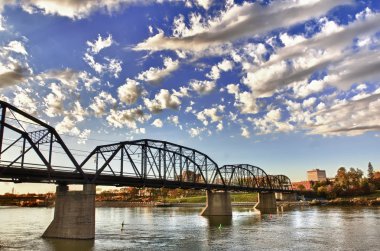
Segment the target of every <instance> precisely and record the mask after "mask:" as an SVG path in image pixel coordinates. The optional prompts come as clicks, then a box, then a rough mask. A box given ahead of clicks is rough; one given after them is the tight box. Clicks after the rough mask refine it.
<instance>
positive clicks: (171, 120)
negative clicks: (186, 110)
mask: <svg viewBox="0 0 380 251" xmlns="http://www.w3.org/2000/svg"><path fill="white" fill-rule="evenodd" d="M167 120H168V121H170V122H171V123H173V124H174V125H175V126H180V124H179V119H178V116H175V115H171V116H169V117H168V118H167Z"/></svg>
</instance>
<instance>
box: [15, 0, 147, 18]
mask: <svg viewBox="0 0 380 251" xmlns="http://www.w3.org/2000/svg"><path fill="white" fill-rule="evenodd" d="M149 2H153V1H148V2H147V3H149ZM133 3H138V1H137V0H120V1H110V0H81V1H77V0H65V1H60V0H49V1H45V0H21V1H20V5H21V7H22V8H23V9H24V11H26V12H28V13H43V14H44V15H58V16H64V17H68V18H71V19H83V18H86V17H88V16H89V15H90V14H91V13H93V12H94V11H99V10H100V11H105V12H108V13H111V12H113V11H117V10H119V9H120V8H121V7H122V6H123V5H128V4H133Z"/></svg>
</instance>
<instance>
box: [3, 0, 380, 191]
mask: <svg viewBox="0 0 380 251" xmlns="http://www.w3.org/2000/svg"><path fill="white" fill-rule="evenodd" d="M379 24H380V1H377V0H336V1H330V0H272V1H269V0H258V1H237V0H236V1H233V0H226V1H223V0H194V1H191V0H182V1H181V0H146V1H137V0H83V1H76V0H65V1H59V0H51V1H45V0H17V1H16V0H0V99H1V100H3V101H6V102H9V103H11V104H13V105H14V106H16V107H18V108H20V109H22V110H25V111H27V112H28V113H30V114H32V115H33V116H35V117H37V118H39V119H41V120H43V121H45V122H47V123H49V124H50V125H52V126H54V127H55V129H56V130H57V131H58V133H60V135H62V138H63V139H64V140H65V142H66V144H67V145H68V147H69V148H71V149H73V153H76V154H78V153H81V154H82V155H83V152H86V151H91V150H92V149H93V148H94V147H95V146H96V145H102V144H107V143H112V142H119V141H125V140H131V139H141V138H151V139H160V140H166V141H170V142H173V143H177V144H182V145H185V146H188V147H192V148H195V149H197V150H199V151H202V152H205V153H206V154H207V155H209V156H210V157H211V158H212V159H214V160H215V161H216V162H217V163H218V164H219V166H222V165H224V164H236V163H247V164H252V165H256V166H259V167H261V168H263V169H264V170H265V171H266V172H267V173H268V174H285V175H287V176H288V177H289V178H290V179H291V180H293V181H300V180H305V179H306V171H307V170H311V169H314V168H319V169H324V170H326V172H327V176H329V177H333V176H335V174H336V170H337V169H338V168H339V167H340V166H345V167H347V168H350V167H355V168H360V169H362V170H363V171H364V172H365V173H366V170H367V166H368V162H371V163H372V165H373V166H374V168H375V170H379V169H380V155H379V153H378V151H379V150H378V149H380V70H379V69H380V25H379ZM77 150H80V151H82V152H79V151H77ZM78 155H79V154H78ZM80 157H81V156H78V158H80ZM82 157H83V156H82ZM13 187H15V190H16V192H17V191H18V192H25V191H30V192H40V191H46V190H54V186H53V185H49V186H48V185H43V186H42V185H35V184H21V185H20V184H18V185H14V184H10V183H1V184H0V193H4V192H9V191H11V189H12V188H13Z"/></svg>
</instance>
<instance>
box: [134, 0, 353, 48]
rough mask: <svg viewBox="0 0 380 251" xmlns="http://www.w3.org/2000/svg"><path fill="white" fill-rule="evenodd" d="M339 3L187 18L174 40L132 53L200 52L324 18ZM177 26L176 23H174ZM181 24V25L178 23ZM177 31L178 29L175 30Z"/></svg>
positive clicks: (155, 39) (245, 7)
mask: <svg viewBox="0 0 380 251" xmlns="http://www.w3.org/2000/svg"><path fill="white" fill-rule="evenodd" d="M351 3H352V1H350V0H343V1H303V2H302V3H300V2H299V1H291V0H286V1H281V2H275V3H272V4H270V5H269V6H265V7H264V6H262V5H260V3H243V4H242V5H237V4H235V5H233V6H231V7H228V8H227V9H226V10H225V11H222V12H220V14H219V16H216V17H214V18H210V19H206V20H202V19H201V18H197V17H198V15H196V14H193V15H192V16H191V21H190V23H191V26H190V28H186V27H182V28H181V29H180V31H181V32H177V36H175V37H166V36H165V35H164V33H163V32H162V31H160V32H159V33H158V34H156V35H154V36H152V37H150V38H148V39H146V40H145V41H144V42H141V43H139V44H138V45H137V46H136V47H135V48H134V49H135V50H150V51H159V50H167V49H169V50H178V49H179V50H191V51H200V50H204V49H206V48H208V47H210V46H213V45H219V44H223V43H227V42H230V41H234V40H236V39H240V38H244V37H249V36H255V35H258V34H263V33H266V32H269V31H271V30H273V29H277V28H280V27H289V26H292V25H295V24H297V23H300V22H302V21H306V20H309V19H312V18H315V17H319V16H321V15H323V14H325V13H326V12H327V11H329V10H330V9H332V8H334V7H336V6H338V5H343V4H351ZM267 20H270V22H268V21H267ZM175 22H177V23H179V24H181V22H178V20H175ZM182 22H183V21H182ZM176 27H178V25H177V26H176Z"/></svg>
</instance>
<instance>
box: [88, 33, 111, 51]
mask: <svg viewBox="0 0 380 251" xmlns="http://www.w3.org/2000/svg"><path fill="white" fill-rule="evenodd" d="M112 43H113V41H112V36H111V35H108V37H107V38H104V39H103V38H102V37H101V36H100V34H98V39H97V40H95V41H93V42H91V41H87V45H88V47H89V50H90V52H91V53H92V54H94V55H96V54H98V53H99V52H100V51H101V50H103V49H104V48H107V47H110V46H111V45H112Z"/></svg>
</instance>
